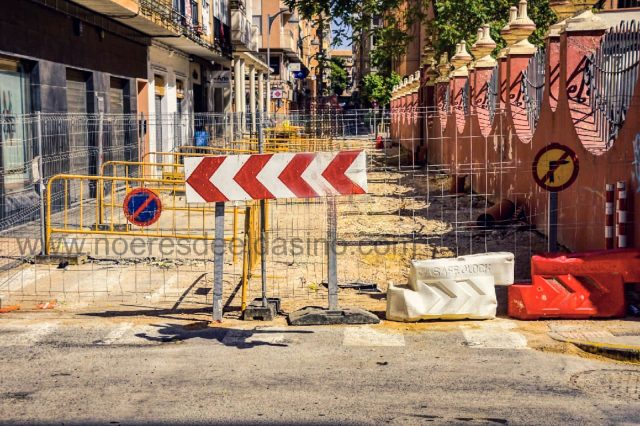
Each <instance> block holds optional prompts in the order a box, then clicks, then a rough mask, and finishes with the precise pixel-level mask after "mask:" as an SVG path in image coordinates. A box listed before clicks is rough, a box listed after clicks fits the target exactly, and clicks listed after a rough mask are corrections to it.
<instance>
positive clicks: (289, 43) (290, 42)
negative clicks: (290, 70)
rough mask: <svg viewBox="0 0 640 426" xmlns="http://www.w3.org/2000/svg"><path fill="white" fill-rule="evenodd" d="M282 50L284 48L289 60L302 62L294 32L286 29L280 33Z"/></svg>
mask: <svg viewBox="0 0 640 426" xmlns="http://www.w3.org/2000/svg"><path fill="white" fill-rule="evenodd" d="M280 48H282V50H283V52H284V54H285V55H287V57H288V58H289V60H292V61H294V62H300V56H299V55H298V45H297V43H296V40H295V37H294V36H293V31H291V30H288V29H285V30H283V31H282V32H281V33H280Z"/></svg>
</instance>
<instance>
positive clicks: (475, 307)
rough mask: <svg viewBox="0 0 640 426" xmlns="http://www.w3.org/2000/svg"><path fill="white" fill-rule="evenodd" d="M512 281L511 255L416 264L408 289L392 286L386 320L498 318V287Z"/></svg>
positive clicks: (427, 261) (501, 254) (512, 264)
mask: <svg viewBox="0 0 640 426" xmlns="http://www.w3.org/2000/svg"><path fill="white" fill-rule="evenodd" d="M513 277H514V256H513V254H511V253H485V254H479V255H470V256H461V257H458V258H450V259H433V260H414V261H412V262H411V271H410V273H409V283H408V285H407V286H405V287H396V286H394V285H390V286H389V290H388V291H387V319H388V320H393V321H405V322H412V321H419V320H421V319H491V318H495V316H496V308H497V305H498V304H497V300H496V291H495V285H496V284H500V285H510V284H513Z"/></svg>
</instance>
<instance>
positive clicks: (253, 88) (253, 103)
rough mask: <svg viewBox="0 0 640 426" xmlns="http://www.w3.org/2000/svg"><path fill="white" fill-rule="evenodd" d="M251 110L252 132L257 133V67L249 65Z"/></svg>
mask: <svg viewBox="0 0 640 426" xmlns="http://www.w3.org/2000/svg"><path fill="white" fill-rule="evenodd" d="M249 112H251V133H253V134H255V133H256V67H255V66H254V65H249Z"/></svg>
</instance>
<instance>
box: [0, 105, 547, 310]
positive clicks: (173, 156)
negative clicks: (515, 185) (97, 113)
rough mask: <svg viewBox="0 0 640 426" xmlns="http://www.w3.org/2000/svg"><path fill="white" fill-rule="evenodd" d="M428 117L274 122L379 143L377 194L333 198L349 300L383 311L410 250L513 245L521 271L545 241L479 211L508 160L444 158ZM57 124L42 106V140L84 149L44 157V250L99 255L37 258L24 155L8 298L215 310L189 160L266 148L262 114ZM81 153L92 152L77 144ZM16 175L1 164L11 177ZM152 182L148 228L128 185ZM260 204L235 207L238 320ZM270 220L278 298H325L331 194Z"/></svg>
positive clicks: (5, 244)
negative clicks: (22, 199) (156, 214)
mask: <svg viewBox="0 0 640 426" xmlns="http://www.w3.org/2000/svg"><path fill="white" fill-rule="evenodd" d="M432 115H433V112H431V111H424V112H420V113H419V114H418V117H416V118H415V119H413V118H411V119H412V120H415V122H414V121H412V125H411V126H408V125H407V126H404V127H403V126H400V127H399V128H401V129H402V132H403V133H402V134H398V135H391V134H390V129H389V128H390V124H391V121H392V120H395V119H397V117H392V116H390V115H389V114H388V113H387V112H382V111H356V112H351V113H342V114H338V113H335V112H334V113H333V114H332V115H330V114H328V113H327V114H326V115H325V116H323V115H322V114H319V115H313V114H309V113H302V112H300V113H297V112H296V113H291V114H288V115H278V116H276V115H272V116H269V117H266V116H265V117H264V121H263V126H262V128H263V132H264V133H263V144H264V147H265V148H267V152H299V151H306V150H312V151H313V150H332V151H337V150H346V149H363V150H365V151H366V152H367V165H368V184H369V193H368V194H366V195H362V196H349V197H339V198H338V199H337V259H338V262H337V264H338V284H339V286H340V292H339V303H340V304H341V305H343V306H358V307H363V308H367V309H370V310H372V311H378V312H379V311H382V310H384V303H385V302H384V292H385V290H386V288H387V285H388V283H389V282H396V283H398V282H403V281H405V280H406V274H407V272H408V267H407V266H408V262H409V261H410V260H411V259H414V258H435V257H449V256H454V255H461V254H465V253H477V252H485V251H495V250H507V251H513V252H514V253H515V254H516V259H517V262H518V266H517V274H518V275H519V276H520V277H525V276H526V275H527V273H528V262H529V259H530V255H531V254H532V253H533V252H534V251H539V250H542V249H544V246H545V244H546V242H545V239H544V238H543V237H542V236H541V235H540V234H537V233H536V232H534V231H533V230H532V229H531V228H530V227H529V226H526V225H525V224H524V223H519V222H517V221H516V222H510V223H509V224H508V225H507V224H506V223H505V224H504V226H500V227H498V228H497V229H496V228H494V229H487V228H486V227H484V226H479V225H478V221H477V218H478V216H479V215H480V214H482V213H483V212H484V211H485V210H486V209H487V208H489V207H490V206H491V205H492V203H491V201H490V196H491V197H493V198H495V197H496V196H497V197H498V198H499V197H500V194H487V193H483V192H482V191H476V192H470V191H469V190H468V188H469V183H470V182H474V181H477V180H479V179H481V177H482V179H500V176H501V175H502V173H503V172H505V171H506V170H508V169H509V168H510V167H512V165H511V163H510V162H509V161H494V160H489V159H487V158H486V156H483V155H479V157H478V158H476V157H472V158H470V159H468V160H465V161H460V162H459V163H458V170H452V169H451V167H450V164H449V163H448V162H438V163H429V162H427V161H425V160H426V159H425V158H424V151H425V150H427V149H429V150H432V151H434V152H441V153H443V155H445V156H446V155H455V154H452V153H453V152H455V149H454V148H452V144H453V146H454V147H455V143H452V141H449V140H447V139H446V138H444V137H442V138H440V139H438V138H429V140H430V142H429V143H430V144H431V145H432V146H427V143H426V139H425V132H429V131H430V129H429V127H428V126H427V125H426V123H427V122H428V121H429V120H428V118H429V117H430V116H432ZM498 116H499V114H498ZM329 118H330V119H329ZM46 120H47V118H46V117H44V116H41V117H40V122H41V124H43V127H42V128H43V133H42V135H43V137H42V140H43V142H44V141H45V140H46V137H49V136H45V135H51V134H54V135H57V136H56V137H57V138H59V141H58V143H59V144H60V145H59V146H61V147H66V146H72V147H73V148H67V149H66V150H64V149H63V148H61V149H60V150H58V151H56V153H55V154H54V151H53V149H52V151H50V152H51V154H48V152H49V151H47V152H45V155H43V161H42V162H43V164H44V163H46V164H50V166H49V167H48V168H46V167H43V169H44V176H45V180H46V181H47V182H48V183H50V185H49V186H50V189H49V192H48V193H47V194H46V197H47V199H51V201H50V203H48V206H47V207H50V209H49V210H47V211H50V213H48V215H47V218H48V219H49V221H50V222H49V226H48V227H46V228H47V229H46V233H47V235H48V236H49V237H48V238H49V239H48V242H47V244H46V245H47V247H48V248H49V249H50V253H51V254H52V255H57V254H69V253H72V254H85V255H87V256H88V261H87V262H86V263H82V264H79V265H75V264H68V263H67V262H68V260H65V259H66V258H60V259H59V261H56V262H55V263H53V264H40V263H36V262H34V258H35V255H36V254H38V253H39V252H40V251H41V248H42V247H41V244H40V238H39V235H40V228H41V224H40V221H39V220H38V219H39V218H38V215H39V214H38V210H39V209H38V207H37V206H38V203H39V196H38V192H37V185H34V184H33V181H34V180H33V175H32V174H30V173H32V163H33V161H32V160H33V158H36V157H37V155H31V156H29V155H25V157H24V158H23V159H22V161H23V162H22V165H23V170H24V171H23V173H25V174H26V175H25V176H24V177H23V179H24V183H25V186H26V188H25V189H24V191H30V192H29V194H30V200H31V204H30V205H29V206H30V207H24V208H22V210H20V209H18V210H16V212H15V213H12V214H13V216H11V217H13V218H15V219H13V221H6V222H3V224H5V226H4V227H3V231H2V233H1V234H0V244H1V245H0V251H1V254H2V259H3V263H2V265H1V266H0V296H1V297H2V299H3V303H11V302H14V301H15V302H17V303H23V304H25V305H26V306H29V304H30V303H40V302H42V301H44V300H49V299H56V300H58V303H59V306H61V307H65V306H68V307H69V309H79V308H80V309H82V308H86V309H89V310H95V309H97V307H98V306H99V307H101V308H104V307H105V306H111V307H112V309H114V310H121V309H129V310H131V309H134V310H135V309H138V308H139V309H143V308H149V307H152V308H160V307H161V308H167V309H169V310H170V309H182V311H183V312H210V311H211V303H212V276H213V274H212V272H213V249H214V247H213V238H212V237H213V235H214V231H215V227H214V220H213V209H214V208H213V206H212V205H193V204H187V203H186V200H185V194H184V168H183V164H184V157H185V156H187V155H221V154H226V153H229V154H234V153H250V152H256V151H257V150H258V139H259V138H258V135H257V134H253V133H252V130H251V128H252V124H253V120H251V117H250V116H248V117H247V120H246V127H244V128H243V126H244V125H245V123H243V120H242V117H239V116H238V115H227V116H215V115H211V116H206V117H205V116H196V117H191V118H187V119H185V118H184V117H181V118H180V119H179V120H177V121H176V117H165V118H158V117H155V118H154V117H148V118H146V119H141V118H140V117H133V116H130V117H119V118H118V120H116V117H112V122H111V123H110V124H106V123H105V122H103V123H102V125H101V124H100V121H101V118H100V117H85V118H84V119H80V118H78V117H67V118H64V117H56V118H55V120H51V122H50V123H47V124H46V125H45V124H44V123H45V121H46ZM94 120H97V122H94ZM102 120H105V121H106V118H105V117H103V118H102ZM406 120H408V118H406ZM37 121H38V117H35V116H32V117H25V118H24V119H23V122H24V123H28V124H27V125H26V126H25V128H27V129H29V130H28V131H26V132H25V133H24V136H22V143H23V146H29V147H30V148H29V149H31V150H32V151H31V152H38V151H37V149H36V148H35V147H36V146H37V144H38V141H37V139H38V138H37V132H35V131H33V129H32V127H33V126H34V125H36V124H37ZM61 123H63V124H64V125H63V124H61ZM407 123H408V122H407ZM256 124H257V126H256V127H258V128H259V127H260V126H259V123H256ZM422 125H424V127H421V126H422ZM56 126H57V127H56ZM101 126H103V127H101ZM238 126H240V127H238ZM157 127H163V132H164V133H162V134H160V133H158V130H157ZM53 129H64V131H63V130H53ZM105 129H106V130H105ZM169 129H171V131H169ZM69 130H71V131H69ZM65 132H66V133H65ZM105 132H109V133H113V132H115V135H113V134H112V135H109V136H107V135H105V134H103V133H105ZM199 132H200V133H199ZM100 135H102V136H101V137H100ZM178 135H181V136H179V137H178ZM378 136H380V137H381V139H380V140H377V137H378ZM392 136H393V138H392ZM504 136H505V138H506V130H505V135H504ZM52 138H53V139H52V140H55V137H53V136H52ZM100 138H102V140H103V142H102V153H103V155H102V157H101V156H100V154H99V153H100V151H101V149H100V141H99V139H100ZM63 139H64V140H63ZM392 139H393V141H392ZM105 141H108V142H106V143H105ZM202 141H204V143H203V142H202ZM489 144H491V145H493V144H494V141H493V140H487V141H486V142H485V146H482V145H479V146H478V148H477V149H478V153H480V152H482V151H483V150H485V149H488V145H489ZM45 145H46V143H45ZM474 149H475V148H474ZM83 150H84V155H77V156H76V155H75V154H74V153H75V152H81V151H83ZM47 158H51V160H47ZM3 164H7V162H6V161H5V162H4V163H3ZM462 172H464V174H466V175H468V177H467V180H466V182H467V185H466V188H467V189H466V190H464V188H463V190H462V191H457V189H456V188H454V187H453V186H452V181H455V180H456V178H453V179H452V177H451V175H453V174H462ZM60 173H65V174H68V175H69V174H72V175H78V176H71V177H58V178H54V179H53V183H52V177H53V176H54V174H60ZM7 175H8V173H7V172H5V173H4V174H3V176H4V177H5V182H6V181H7ZM12 179H14V178H12ZM65 182H66V183H65ZM141 186H144V187H148V188H151V189H153V190H154V191H156V192H157V193H158V194H159V197H160V199H161V201H162V205H163V212H162V216H161V218H160V220H159V221H158V222H156V223H155V224H154V225H152V226H151V227H147V228H143V227H138V226H136V225H135V224H132V223H130V222H129V221H127V219H126V216H125V215H124V214H123V210H122V204H123V199H124V197H125V196H126V194H127V193H128V192H130V190H131V189H132V188H137V187H141ZM474 187H476V185H474ZM5 204H6V203H5ZM5 208H6V205H4V206H3V209H5ZM28 208H31V209H33V212H32V216H30V217H27V216H26V215H25V212H27V209H28ZM256 209H257V204H255V203H251V202H236V203H231V202H230V203H227V205H226V209H225V234H224V235H225V253H224V262H225V263H224V292H223V294H224V296H223V297H224V302H225V309H226V312H227V315H237V314H238V313H239V312H240V310H241V308H242V305H243V303H245V304H246V303H247V302H249V301H251V300H252V299H253V298H256V297H259V296H260V290H261V278H262V277H261V270H260V267H259V262H258V261H257V260H258V258H259V256H260V253H259V250H258V247H259V244H257V242H258V241H259V236H258V233H257V231H256V229H257V228H256V226H257V223H258V221H259V219H258V217H259V216H258V215H257V214H256V211H257V210H256ZM3 211H7V210H3ZM3 217H4V216H3ZM266 229H267V233H266V243H267V244H266V245H267V249H266V252H265V260H266V278H267V292H268V296H269V297H279V298H281V300H282V307H283V309H284V310H286V311H291V310H294V309H297V308H300V307H302V306H306V305H321V306H325V305H326V302H327V296H328V290H327V245H326V242H327V200H326V199H306V200H299V199H286V200H271V201H269V202H268V203H267V223H266ZM136 307H137V308H136Z"/></svg>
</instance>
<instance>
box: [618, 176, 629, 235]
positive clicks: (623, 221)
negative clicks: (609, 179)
mask: <svg viewBox="0 0 640 426" xmlns="http://www.w3.org/2000/svg"><path fill="white" fill-rule="evenodd" d="M617 187H618V203H617V204H618V205H617V207H618V209H617V210H618V212H617V213H618V215H617V217H616V237H617V239H618V248H627V245H628V241H627V216H628V215H627V183H626V182H624V181H619V182H618V184H617Z"/></svg>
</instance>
